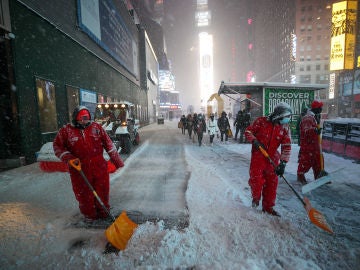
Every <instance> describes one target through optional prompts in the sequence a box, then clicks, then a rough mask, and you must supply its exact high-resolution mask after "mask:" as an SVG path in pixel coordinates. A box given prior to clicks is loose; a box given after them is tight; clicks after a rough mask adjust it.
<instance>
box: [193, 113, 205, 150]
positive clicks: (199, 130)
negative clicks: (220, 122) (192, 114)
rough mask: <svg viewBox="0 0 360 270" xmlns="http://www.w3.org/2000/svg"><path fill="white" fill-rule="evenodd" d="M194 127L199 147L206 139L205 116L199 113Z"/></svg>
mask: <svg viewBox="0 0 360 270" xmlns="http://www.w3.org/2000/svg"><path fill="white" fill-rule="evenodd" d="M194 126H195V130H196V134H197V136H198V143H199V146H201V144H202V139H203V137H204V132H206V122H205V118H204V116H203V115H202V114H201V113H199V114H198V115H197V118H196V120H195V121H194Z"/></svg>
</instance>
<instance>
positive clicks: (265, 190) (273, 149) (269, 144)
mask: <svg viewBox="0 0 360 270" xmlns="http://www.w3.org/2000/svg"><path fill="white" fill-rule="evenodd" d="M291 113H292V111H291V108H290V106H289V105H288V104H287V103H284V102H281V103H279V104H278V105H276V106H275V108H274V112H273V113H271V114H270V115H269V116H268V117H266V116H262V117H259V118H257V119H256V120H255V121H254V123H253V124H252V125H250V126H249V127H248V128H247V129H246V131H245V136H246V139H247V140H248V141H249V142H251V143H252V150H251V162H250V170H249V174H250V178H249V186H250V188H251V195H252V207H257V206H258V205H259V203H260V200H261V198H262V211H263V212H266V213H268V214H270V215H275V216H280V215H279V213H278V212H277V211H275V210H274V206H275V200H276V191H277V186H278V175H283V174H284V171H285V166H286V163H287V162H288V161H289V159H290V152H291V140H290V136H289V127H288V125H287V124H288V123H289V121H290V117H291ZM260 146H261V147H262V148H264V149H265V150H266V151H267V153H268V154H269V156H270V158H271V159H272V160H273V161H274V163H275V164H277V167H276V169H274V167H273V165H272V164H271V163H270V162H269V160H268V159H267V158H266V157H265V156H264V155H263V154H262V152H261V151H260V149H259V147H260ZM279 146H281V153H279V152H278V151H277V149H278V148H279Z"/></svg>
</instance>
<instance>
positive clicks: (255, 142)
mask: <svg viewBox="0 0 360 270" xmlns="http://www.w3.org/2000/svg"><path fill="white" fill-rule="evenodd" d="M252 144H253V145H254V147H255V148H256V149H259V147H260V146H261V147H262V148H264V149H265V147H264V145H263V144H262V143H261V142H259V141H258V140H253V142H252Z"/></svg>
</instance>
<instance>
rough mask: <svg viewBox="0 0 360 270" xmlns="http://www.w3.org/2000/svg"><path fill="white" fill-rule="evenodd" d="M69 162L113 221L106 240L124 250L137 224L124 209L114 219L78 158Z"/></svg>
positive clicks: (107, 230) (107, 231)
mask: <svg viewBox="0 0 360 270" xmlns="http://www.w3.org/2000/svg"><path fill="white" fill-rule="evenodd" d="M69 164H70V165H71V166H72V167H73V168H75V169H76V170H77V171H78V172H79V173H80V175H81V176H82V178H84V181H85V182H86V184H87V185H88V187H89V188H90V190H91V191H92V193H93V194H94V196H95V198H96V200H97V201H98V202H99V204H100V205H101V207H102V208H103V209H104V211H105V212H106V214H107V215H108V216H109V217H110V218H111V219H112V221H113V223H112V224H111V225H110V226H109V228H107V229H106V231H105V235H106V238H107V240H108V241H109V242H110V244H111V245H113V246H114V247H115V248H117V249H119V250H124V249H125V248H126V245H127V242H128V241H129V239H130V238H131V236H132V235H133V233H134V231H135V229H136V228H137V226H138V225H137V224H136V223H134V222H133V221H132V220H130V219H129V218H128V217H127V215H126V212H125V211H123V212H122V213H121V215H120V216H119V217H118V218H116V219H115V217H114V216H113V215H112V214H111V213H110V211H109V210H108V209H107V208H106V206H105V205H104V203H103V202H102V200H101V199H100V197H99V196H98V194H97V193H96V191H95V189H94V188H93V187H92V185H91V184H90V182H89V180H88V179H87V177H86V176H85V174H84V172H83V171H82V170H81V164H80V160H79V159H78V158H76V159H72V160H70V161H69Z"/></svg>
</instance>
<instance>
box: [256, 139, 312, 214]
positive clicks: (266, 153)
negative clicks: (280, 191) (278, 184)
mask: <svg viewBox="0 0 360 270" xmlns="http://www.w3.org/2000/svg"><path fill="white" fill-rule="evenodd" d="M259 150H260V152H261V153H262V154H263V155H264V156H265V157H266V158H267V159H268V160H269V161H270V163H271V165H272V166H273V167H274V169H275V168H276V165H275V163H274V161H273V160H272V159H271V158H270V156H269V154H268V152H266V150H265V149H264V148H263V147H262V146H261V145H260V146H259ZM280 176H281V178H282V179H283V180H284V181H285V183H286V184H287V185H288V186H289V187H290V188H291V190H292V191H293V192H294V193H295V195H296V197H297V198H298V199H299V200H300V201H301V202H302V204H303V205H304V207H305V208H306V203H305V201H304V200H303V198H301V196H300V194H299V193H298V192H297V191H296V190H295V188H294V187H293V186H292V185H291V184H290V183H289V182H288V181H287V180H286V178H285V177H284V176H283V175H280Z"/></svg>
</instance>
